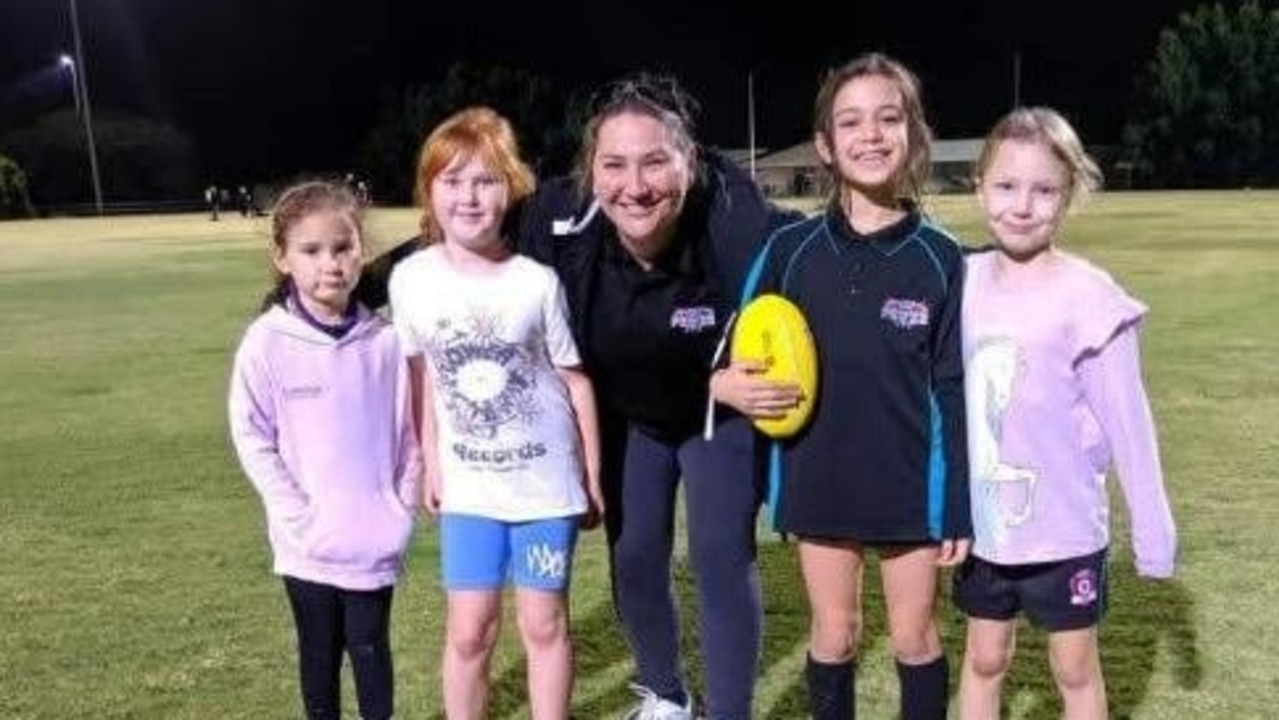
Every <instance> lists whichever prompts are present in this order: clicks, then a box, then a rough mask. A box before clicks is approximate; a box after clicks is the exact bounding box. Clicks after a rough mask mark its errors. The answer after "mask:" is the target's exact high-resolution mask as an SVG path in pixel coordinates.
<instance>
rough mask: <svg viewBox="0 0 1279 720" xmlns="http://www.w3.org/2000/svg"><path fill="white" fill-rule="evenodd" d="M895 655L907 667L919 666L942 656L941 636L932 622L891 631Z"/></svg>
mask: <svg viewBox="0 0 1279 720" xmlns="http://www.w3.org/2000/svg"><path fill="white" fill-rule="evenodd" d="M891 635H892V645H893V655H894V656H896V658H897V659H898V660H900V661H901V662H903V663H906V664H907V665H919V664H922V663H926V662H929V661H932V660H935V659H936V658H937V656H939V655H941V652H942V647H941V634H940V633H939V632H938V630H937V626H936V625H935V624H933V623H931V622H929V623H925V624H923V625H920V626H918V627H907V628H894V629H893V630H891Z"/></svg>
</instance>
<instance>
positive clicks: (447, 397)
mask: <svg viewBox="0 0 1279 720" xmlns="http://www.w3.org/2000/svg"><path fill="white" fill-rule="evenodd" d="M390 297H391V311H392V314H393V317H394V321H395V327H396V330H397V331H398V332H399V334H400V338H401V341H402V343H403V346H404V348H405V352H406V353H407V354H409V355H417V354H421V355H423V356H425V358H426V361H427V363H429V365H430V368H431V374H432V377H433V379H434V381H435V385H434V390H435V417H436V422H437V425H438V428H437V435H438V441H439V450H438V456H439V461H440V465H441V469H442V477H443V489H442V497H441V509H442V510H443V511H444V512H449V513H461V514H468V515H479V516H483V517H490V518H495V519H498V520H506V521H520V520H533V519H540V518H551V517H564V516H569V515H576V514H578V513H581V512H583V511H584V510H585V509H586V495H585V493H584V492H583V490H582V480H581V479H582V472H583V471H582V459H581V456H580V450H579V443H578V433H577V423H576V421H575V419H574V416H573V408H572V405H571V403H570V401H569V397H568V391H567V389H566V388H565V386H564V383H563V381H562V380H561V379H560V377H559V375H558V374H557V372H556V368H557V367H571V366H576V365H579V364H581V360H580V357H579V355H578V352H577V346H576V344H574V342H573V336H572V334H571V332H570V330H569V326H568V314H567V306H566V304H565V300H564V291H563V287H562V286H561V284H560V282H559V279H558V278H557V277H556V276H555V273H554V271H553V270H551V269H550V268H548V267H545V266H543V265H540V264H538V263H537V262H535V261H533V260H530V259H528V258H526V257H523V256H519V255H516V256H512V257H511V258H510V259H508V260H506V261H504V262H503V263H502V266H501V268H500V269H499V270H498V271H497V272H495V273H493V274H490V275H469V274H466V273H464V272H462V271H459V270H456V269H454V268H453V267H452V266H451V265H450V264H449V262H448V259H447V257H446V256H445V254H444V251H443V248H441V247H439V246H431V247H428V248H426V249H424V250H421V251H419V252H417V253H415V254H413V255H412V256H410V257H409V258H407V259H406V260H404V261H402V262H401V263H400V264H399V265H397V266H396V268H395V271H394V272H393V273H392V275H391V280H390Z"/></svg>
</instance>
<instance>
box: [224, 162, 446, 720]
mask: <svg viewBox="0 0 1279 720" xmlns="http://www.w3.org/2000/svg"><path fill="white" fill-rule="evenodd" d="M272 241H273V246H272V261H273V264H274V268H275V271H276V274H277V282H276V286H275V288H274V289H273V290H272V292H271V294H270V295H269V296H268V299H267V303H266V307H265V308H264V310H263V312H262V314H261V315H260V316H259V317H258V318H257V319H256V320H254V321H253V323H252V324H250V325H249V328H248V330H247V331H246V332H245V334H244V338H243V340H242V341H241V343H240V347H239V350H238V351H237V352H236V356H235V366H234V369H233V372H232V378H231V391H230V399H229V403H228V405H229V411H230V429H231V438H232V440H233V442H234V444H235V449H236V453H237V454H238V455H239V458H240V463H241V465H242V466H243V467H244V472H245V474H246V475H248V477H249V480H250V481H251V482H252V483H253V486H254V488H255V489H256V490H257V492H258V494H259V495H260V496H261V497H262V502H263V505H264V506H265V510H266V521H267V533H268V535H269V537H270V541H271V550H272V553H273V555H274V567H275V572H276V573H277V574H279V575H281V576H282V577H283V579H284V587H285V591H286V593H287V594H288V598H289V603H290V606H291V607H292V609H293V617H294V620H295V622H296V626H297V638H298V660H299V666H300V671H301V685H302V701H303V705H304V707H305V712H306V716H307V717H308V718H310V719H311V720H318V719H319V718H337V717H339V715H340V708H341V705H340V702H339V686H340V684H339V674H340V671H341V668H342V655H343V651H344V650H345V651H346V652H347V653H349V655H350V658H351V667H352V671H353V673H354V679H355V689H356V694H357V695H358V700H359V708H360V715H361V717H363V718H364V719H365V720H373V719H375V718H376V719H379V720H384V719H385V718H390V717H391V715H392V712H393V700H394V697H393V696H394V682H393V678H394V675H393V670H392V664H391V649H390V643H389V639H388V638H389V629H388V625H389V620H390V611H391V595H392V589H393V587H394V584H395V582H396V579H397V578H398V576H399V574H400V572H401V569H402V567H403V558H404V554H405V550H406V548H407V546H408V543H409V539H410V535H411V533H412V529H413V513H414V507H415V506H416V505H417V504H418V498H419V497H420V482H419V476H420V475H421V472H422V466H421V456H420V453H419V451H418V446H417V440H416V433H415V432H414V427H413V420H412V415H411V413H410V407H411V406H410V396H409V386H408V377H407V364H406V363H405V360H404V356H403V353H401V351H400V349H399V344H398V340H397V339H396V335H395V332H394V331H393V330H392V328H391V327H390V325H389V324H387V323H386V322H384V321H383V320H382V319H381V318H379V317H378V316H376V315H374V314H373V313H371V312H369V311H368V310H367V309H365V308H364V307H362V306H360V305H359V304H358V303H354V302H351V301H350V294H351V290H352V289H353V288H354V287H355V283H356V281H357V280H358V279H359V274H360V266H361V259H362V255H363V247H364V246H363V233H362V230H361V216H360V206H359V203H358V201H357V200H356V198H355V196H354V195H353V194H352V193H351V192H350V191H349V190H348V189H346V188H345V187H343V186H341V185H339V184H335V183H328V182H306V183H302V184H300V185H296V186H294V187H292V188H290V189H288V190H286V191H285V192H284V193H283V194H282V195H281V196H280V199H279V201H278V203H277V204H276V207H275V211H274V217H273V221H272Z"/></svg>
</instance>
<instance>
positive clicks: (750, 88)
mask: <svg viewBox="0 0 1279 720" xmlns="http://www.w3.org/2000/svg"><path fill="white" fill-rule="evenodd" d="M746 135H747V140H748V142H749V144H750V155H751V160H750V163H751V180H754V179H755V74H754V73H746Z"/></svg>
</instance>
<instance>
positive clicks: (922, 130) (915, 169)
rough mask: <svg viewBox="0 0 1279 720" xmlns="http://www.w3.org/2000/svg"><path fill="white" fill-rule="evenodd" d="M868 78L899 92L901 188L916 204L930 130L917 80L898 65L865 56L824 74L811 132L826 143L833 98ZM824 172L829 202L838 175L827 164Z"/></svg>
mask: <svg viewBox="0 0 1279 720" xmlns="http://www.w3.org/2000/svg"><path fill="white" fill-rule="evenodd" d="M868 75H878V76H880V77H882V78H886V79H887V80H889V81H891V82H892V83H893V84H895V85H896V86H897V89H898V91H899V92H901V95H902V109H903V110H904V111H905V112H906V173H905V175H904V176H903V177H902V186H903V189H904V190H905V196H906V197H908V198H910V199H911V200H915V201H918V200H919V199H920V196H922V195H923V192H924V188H925V187H926V186H927V184H928V176H929V172H930V171H931V170H932V143H933V131H932V129H931V128H929V127H928V121H927V120H926V119H925V118H924V103H923V93H922V91H921V86H920V83H919V78H917V77H915V73H913V72H911V71H910V69H909V68H907V67H906V66H905V65H903V64H902V63H900V62H898V61H897V60H894V59H893V58H891V57H889V56H887V55H884V54H882V53H867V54H865V55H861V56H859V57H856V58H853V59H852V60H850V61H848V62H847V63H845V64H844V65H842V66H840V67H838V68H835V69H832V70H830V71H829V72H827V73H826V78H825V79H824V80H823V81H822V85H821V89H819V90H818V91H817V100H816V101H815V102H814V103H813V133H814V134H815V135H820V136H822V137H823V138H825V139H826V141H827V144H829V140H830V138H832V137H834V135H835V124H834V123H835V118H834V105H835V95H837V94H838V93H839V91H840V90H841V89H842V88H843V87H844V86H845V85H847V84H848V83H850V82H852V81H853V80H856V79H857V78H860V77H866V76H868ZM826 171H827V172H828V173H830V175H831V181H832V182H831V193H832V199H838V197H839V192H840V182H839V176H838V174H837V172H836V170H835V168H834V167H832V166H831V165H827V167H826Z"/></svg>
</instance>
